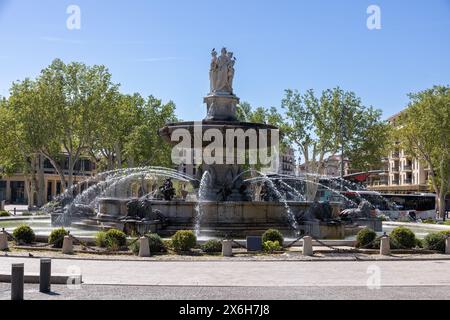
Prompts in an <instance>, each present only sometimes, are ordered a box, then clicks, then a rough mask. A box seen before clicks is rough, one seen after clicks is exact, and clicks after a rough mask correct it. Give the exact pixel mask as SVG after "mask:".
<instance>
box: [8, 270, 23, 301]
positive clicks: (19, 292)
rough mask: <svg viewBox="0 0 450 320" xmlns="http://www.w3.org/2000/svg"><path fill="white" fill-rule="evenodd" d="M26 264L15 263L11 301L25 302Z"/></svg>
mask: <svg viewBox="0 0 450 320" xmlns="http://www.w3.org/2000/svg"><path fill="white" fill-rule="evenodd" d="M23 274H24V264H23V263H15V264H13V265H12V268H11V300H15V301H17V300H23V286H24V275H23Z"/></svg>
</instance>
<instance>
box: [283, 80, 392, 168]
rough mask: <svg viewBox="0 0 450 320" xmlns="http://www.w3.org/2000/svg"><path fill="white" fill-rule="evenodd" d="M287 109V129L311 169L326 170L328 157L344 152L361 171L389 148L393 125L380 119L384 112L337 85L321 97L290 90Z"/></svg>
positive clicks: (290, 138) (308, 92)
mask: <svg viewBox="0 0 450 320" xmlns="http://www.w3.org/2000/svg"><path fill="white" fill-rule="evenodd" d="M282 108H283V109H284V110H285V112H286V117H285V119H286V125H285V127H284V130H285V131H286V133H287V136H288V139H289V140H290V141H291V142H292V143H293V144H295V145H296V146H297V147H298V149H299V151H300V153H301V155H302V157H303V159H304V161H305V165H306V167H307V168H306V169H307V170H308V172H314V173H323V170H324V161H325V157H326V156H331V155H336V154H340V153H341V146H342V145H343V146H344V154H345V155H346V156H347V157H349V158H351V161H352V166H353V167H356V168H358V169H361V170H365V169H369V168H371V167H373V166H376V165H377V164H379V162H380V159H381V155H382V154H383V151H385V149H386V147H387V139H386V137H388V136H389V135H388V132H389V126H388V125H387V123H385V122H383V121H381V120H380V118H381V111H379V110H375V109H374V108H372V107H365V106H364V105H362V102H361V99H360V98H358V97H357V96H356V95H355V93H353V92H347V91H343V90H342V89H340V88H339V87H338V88H334V89H328V90H325V91H323V92H322V94H321V96H320V97H317V96H316V94H315V93H314V91H313V90H308V91H307V92H306V93H304V94H300V93H299V92H298V91H294V90H286V92H285V97H284V99H283V100H282Z"/></svg>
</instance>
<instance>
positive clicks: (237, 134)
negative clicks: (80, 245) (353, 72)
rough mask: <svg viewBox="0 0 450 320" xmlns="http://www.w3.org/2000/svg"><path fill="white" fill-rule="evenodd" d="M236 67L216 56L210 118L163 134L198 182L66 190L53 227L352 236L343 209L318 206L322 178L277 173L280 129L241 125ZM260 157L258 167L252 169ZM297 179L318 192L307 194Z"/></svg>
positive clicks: (111, 176) (101, 178)
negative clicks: (76, 191) (135, 191)
mask: <svg viewBox="0 0 450 320" xmlns="http://www.w3.org/2000/svg"><path fill="white" fill-rule="evenodd" d="M235 62H236V59H235V58H234V57H233V54H232V53H230V52H228V51H227V50H226V49H225V48H223V49H222V51H221V54H220V55H218V53H217V52H216V51H215V50H213V52H212V60H211V69H210V82H211V89H210V93H209V94H208V95H207V96H206V97H205V98H204V102H205V104H206V107H207V112H206V117H205V119H204V120H202V121H197V122H194V121H191V122H179V123H169V124H167V125H166V126H164V127H163V128H161V129H159V130H158V134H159V135H160V137H162V138H163V139H164V141H166V142H167V143H170V144H172V145H173V153H172V158H173V160H174V162H177V164H182V163H184V164H190V165H194V166H196V168H197V169H198V170H197V176H196V177H190V176H188V175H185V174H181V173H179V172H177V171H176V170H174V169H168V168H160V167H146V168H130V169H122V170H116V171H111V172H107V173H102V174H100V175H98V177H97V178H96V179H97V180H96V181H95V182H93V183H92V185H91V186H90V187H89V188H88V189H86V190H85V191H84V192H82V193H81V194H79V195H77V196H75V197H74V196H72V194H71V192H66V193H65V194H64V195H63V196H61V197H60V198H59V199H58V205H56V206H53V207H52V209H51V211H52V221H53V223H54V224H55V225H58V224H59V225H61V224H63V225H65V224H71V225H75V226H77V227H80V228H91V229H95V228H97V229H102V228H113V227H114V228H119V229H123V230H125V231H127V232H129V233H138V234H143V233H146V232H149V231H151V232H158V233H159V234H161V235H163V236H169V235H172V234H173V233H174V232H176V231H177V230H180V229H195V231H196V233H197V235H198V236H206V237H235V238H237V237H245V236H250V235H261V234H262V233H263V232H264V231H266V230H267V229H269V228H276V229H278V230H280V231H281V232H283V233H284V234H285V236H288V237H297V236H299V235H301V234H309V235H312V236H315V237H317V238H333V239H342V238H344V237H345V236H346V232H345V225H344V223H341V221H340V219H339V215H340V213H341V205H342V203H341V202H330V203H318V202H317V201H315V200H317V199H316V192H317V186H318V185H319V183H318V182H316V181H312V180H317V179H318V178H313V179H312V180H310V178H309V177H305V178H299V177H288V176H280V175H276V169H277V161H278V159H279V154H278V152H277V148H276V147H277V144H278V135H279V132H278V128H276V127H274V126H271V125H267V124H263V123H250V122H241V121H239V120H238V119H237V117H236V106H237V104H238V103H239V98H238V97H237V96H236V95H235V94H234V92H233V85H232V84H233V78H234V65H235ZM255 154H256V155H257V161H256V163H255V162H253V163H250V162H251V161H249V160H250V159H251V158H252V156H254V155H255ZM242 160H244V161H242ZM261 164H262V165H261ZM261 166H262V167H264V166H265V171H263V170H262V169H260V168H259V167H261ZM249 167H250V169H249ZM256 167H258V170H256V169H255V168H256ZM162 179H164V180H163V181H164V182H163V184H162V186H160V187H158V186H157V182H159V183H161V180H162ZM289 180H294V181H299V182H301V183H303V184H304V183H308V184H311V183H312V185H313V186H315V187H314V188H311V189H313V191H311V189H309V190H308V188H306V191H307V192H305V188H303V186H302V187H301V188H300V189H301V190H300V189H298V188H296V187H295V186H293V185H291V184H289V183H288V181H289ZM149 181H150V182H149ZM173 181H175V183H179V182H181V183H183V184H191V185H192V187H193V192H191V194H190V195H187V192H186V191H185V190H184V193H185V194H184V196H183V197H178V196H177V192H176V191H177V190H176V188H175V186H174V182H173ZM149 184H150V185H151V186H150V187H149ZM324 187H325V188H327V186H324ZM133 188H138V189H139V192H138V196H133V195H132V194H131V193H130V189H133ZM330 190H331V189H330ZM258 191H259V192H258ZM308 192H309V193H313V194H309V193H308ZM337 193H338V192H337ZM338 194H339V193H338ZM291 198H292V199H291Z"/></svg>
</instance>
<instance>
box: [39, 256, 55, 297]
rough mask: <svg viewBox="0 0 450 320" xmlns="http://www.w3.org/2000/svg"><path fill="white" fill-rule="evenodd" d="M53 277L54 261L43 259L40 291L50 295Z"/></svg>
mask: <svg viewBox="0 0 450 320" xmlns="http://www.w3.org/2000/svg"><path fill="white" fill-rule="evenodd" d="M51 277H52V260H51V259H41V270H40V274H39V291H40V292H42V293H49V292H50V287H51Z"/></svg>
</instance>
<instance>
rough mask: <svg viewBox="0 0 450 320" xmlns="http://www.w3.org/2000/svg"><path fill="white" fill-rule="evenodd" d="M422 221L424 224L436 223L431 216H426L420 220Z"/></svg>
mask: <svg viewBox="0 0 450 320" xmlns="http://www.w3.org/2000/svg"><path fill="white" fill-rule="evenodd" d="M422 223H425V224H436V221H435V220H433V219H432V218H427V219H425V220H422Z"/></svg>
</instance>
